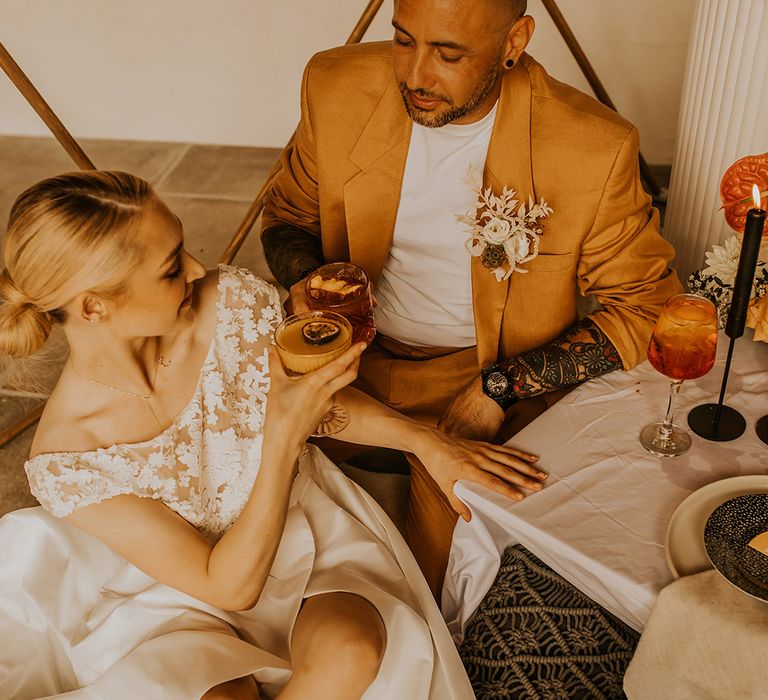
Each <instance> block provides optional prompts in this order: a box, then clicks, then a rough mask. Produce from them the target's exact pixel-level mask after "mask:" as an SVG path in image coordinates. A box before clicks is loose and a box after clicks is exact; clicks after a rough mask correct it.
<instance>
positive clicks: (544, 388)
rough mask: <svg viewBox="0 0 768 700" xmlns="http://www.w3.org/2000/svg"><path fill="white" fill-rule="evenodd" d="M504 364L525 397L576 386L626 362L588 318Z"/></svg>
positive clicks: (514, 387) (516, 386)
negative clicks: (557, 336) (550, 340)
mask: <svg viewBox="0 0 768 700" xmlns="http://www.w3.org/2000/svg"><path fill="white" fill-rule="evenodd" d="M501 365H502V366H503V367H504V369H505V370H506V372H507V376H508V377H509V379H510V380H511V381H512V385H513V390H514V392H515V394H516V395H517V396H518V397H520V398H521V399H525V398H528V397H531V396H536V395H537V394H543V393H545V392H548V391H555V390H556V389H562V388H564V387H567V386H572V385H573V384H578V383H579V382H583V381H586V380H587V379H593V378H594V377H599V376H600V375H602V374H607V373H608V372H611V371H613V370H614V369H619V368H620V367H621V366H622V364H621V358H620V357H619V353H618V351H617V350H616V348H615V346H614V345H613V343H611V341H610V340H608V338H607V336H606V335H605V334H604V333H603V332H602V331H601V330H600V328H599V327H598V326H597V325H596V324H595V323H594V322H593V321H591V320H590V319H588V318H585V319H582V320H581V321H579V322H578V323H576V324H575V325H573V326H571V328H569V329H568V330H567V331H566V332H565V333H564V334H563V335H561V336H560V337H559V338H557V339H556V340H554V341H552V342H551V343H549V344H547V345H544V346H542V347H540V348H537V349H536V350H530V351H528V352H524V353H522V354H520V355H518V356H517V357H514V358H512V359H510V360H507V361H506V362H502V363H501Z"/></svg>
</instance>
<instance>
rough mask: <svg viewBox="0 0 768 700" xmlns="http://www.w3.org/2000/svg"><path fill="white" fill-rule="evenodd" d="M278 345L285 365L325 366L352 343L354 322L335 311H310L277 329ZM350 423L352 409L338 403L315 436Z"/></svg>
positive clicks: (298, 368) (295, 368)
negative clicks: (348, 409) (352, 323)
mask: <svg viewBox="0 0 768 700" xmlns="http://www.w3.org/2000/svg"><path fill="white" fill-rule="evenodd" d="M275 345H276V346H277V352H278V354H279V355H280V359H281V360H282V361H283V365H284V366H285V369H286V370H287V371H288V372H289V373H293V374H306V373H307V372H313V371H315V370H317V369H320V368H321V367H324V366H325V365H327V364H328V363H329V362H332V361H333V360H335V359H336V358H337V357H339V356H340V355H342V354H344V353H345V352H346V351H347V350H348V349H349V348H350V347H351V345H352V326H351V324H350V323H349V321H347V319H346V318H344V316H342V315H341V314H337V313H334V312H333V311H307V312H305V313H301V314H294V315H293V316H289V317H288V318H286V319H285V320H284V321H283V322H282V323H281V324H280V325H279V326H278V327H277V329H276V330H275ZM348 423H349V412H348V411H347V409H345V408H344V407H343V406H341V405H339V404H334V405H333V406H332V407H331V410H330V411H329V412H328V413H326V415H325V416H323V418H322V420H321V421H320V423H319V424H318V426H317V428H316V429H315V432H314V433H312V434H313V435H315V436H318V437H322V436H325V435H332V434H334V433H338V432H339V431H340V430H343V429H344V428H345V427H346V426H347V424H348Z"/></svg>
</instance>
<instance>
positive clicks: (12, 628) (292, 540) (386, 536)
mask: <svg viewBox="0 0 768 700" xmlns="http://www.w3.org/2000/svg"><path fill="white" fill-rule="evenodd" d="M331 591H346V592H350V593H356V594H357V595H360V596H362V597H363V598H365V599H366V600H368V601H370V602H371V603H372V604H373V605H374V606H375V607H376V608H377V610H378V611H379V613H380V614H381V617H382V619H383V620H384V623H385V625H386V629H387V649H386V653H385V656H384V659H383V662H382V665H381V669H380V670H379V674H378V676H377V678H376V680H375V681H374V682H373V684H372V685H371V687H370V688H369V689H368V691H367V692H366V694H365V695H364V698H365V700H394V699H396V698H402V700H422V699H423V700H427V699H429V700H471V699H472V698H474V694H473V692H472V688H471V686H470V683H469V681H468V679H467V676H466V674H465V672H464V668H463V665H462V663H461V660H460V659H459V655H458V653H457V651H456V647H455V646H454V643H453V641H452V640H451V637H450V635H449V633H448V630H447V628H446V625H445V622H444V621H443V618H442V616H441V615H440V611H439V609H438V607H437V605H436V603H435V602H434V600H433V598H432V595H431V593H430V591H429V588H428V586H427V584H426V582H425V580H424V578H423V577H422V575H421V572H420V570H419V568H418V565H417V564H416V561H415V560H414V558H413V555H412V554H411V552H410V550H409V549H408V547H407V545H406V544H405V542H404V540H403V539H402V537H401V535H400V533H399V532H398V530H397V528H396V527H395V526H394V524H393V523H392V521H391V520H390V519H389V518H388V517H387V515H386V514H385V513H384V511H382V509H381V508H380V507H379V506H378V504H377V503H376V502H375V501H374V500H373V499H372V498H371V497H370V496H369V495H368V494H366V493H365V492H364V491H363V490H362V489H360V488H359V487H358V486H357V485H356V484H354V483H353V482H352V481H350V480H349V479H348V478H347V477H346V476H344V474H342V473H341V472H340V471H339V470H338V469H337V467H336V466H335V465H334V464H333V463H332V462H330V460H328V459H327V458H326V457H325V456H324V455H323V454H322V453H321V452H320V451H319V450H318V449H317V448H316V447H312V446H309V447H308V448H307V451H306V453H305V455H304V457H303V458H302V462H301V469H300V471H299V474H298V476H297V478H296V481H295V483H294V486H293V490H292V493H291V501H290V507H289V511H288V517H287V521H286V526H285V532H284V535H283V539H282V540H281V542H280V546H279V548H278V552H277V555H276V557H275V562H274V565H273V567H272V570H271V572H270V575H269V579H268V581H267V584H266V586H265V588H264V590H263V592H262V595H261V597H260V599H259V602H258V603H257V604H256V606H255V607H254V608H252V609H251V610H248V611H246V612H242V613H228V612H224V611H222V610H219V609H218V608H214V607H211V606H209V605H206V604H205V603H201V602H200V601H198V600H196V599H194V598H192V597H190V596H188V595H185V594H184V593H180V592H179V591H177V590H175V589H173V588H170V587H169V586H166V585H164V584H161V583H157V582H156V581H154V580H153V579H151V578H150V577H149V576H147V575H146V574H144V573H143V572H141V571H140V570H139V569H137V568H136V567H135V566H133V565H132V564H129V563H128V562H126V561H125V560H124V559H121V558H120V557H119V556H117V555H116V554H115V553H113V552H112V550H111V549H109V548H108V547H107V546H106V545H104V544H103V543H102V542H100V541H99V540H97V539H95V538H93V537H91V536H89V535H87V534H85V533H83V532H81V531H79V530H77V529H76V528H74V527H72V526H70V525H68V524H67V523H66V522H63V521H61V520H58V519H56V518H54V517H53V516H51V515H49V514H48V513H46V512H45V511H44V510H43V509H42V508H27V509H24V510H18V511H14V512H12V513H8V514H7V515H5V516H4V517H3V518H2V519H0V698H2V699H3V700H26V699H28V698H46V697H63V698H72V699H73V700H74V699H78V700H80V699H81V698H82V699H86V698H87V699H89V700H90V699H96V698H100V699H101V698H103V699H105V700H122V699H125V700H128V699H130V700H136V699H137V698H141V699H142V700H149V699H152V698H158V699H161V698H162V700H176V699H178V700H190V699H192V698H199V697H200V696H201V695H202V694H203V693H204V692H205V691H206V690H208V689H209V688H211V687H212V686H214V685H217V684H218V683H222V682H224V681H227V680H230V679H233V678H239V677H241V676H246V675H248V674H253V676H254V677H255V678H256V680H257V681H258V683H259V685H260V688H261V694H262V697H264V698H274V697H275V695H276V694H277V693H278V692H279V691H280V688H281V687H282V686H283V685H284V684H285V683H286V682H287V681H288V679H289V678H290V676H291V657H290V648H289V640H290V635H291V631H292V629H293V624H294V622H295V620H296V616H297V615H298V612H299V607H300V605H301V602H302V600H303V599H305V598H307V597H310V596H313V595H318V594H320V593H328V592H331Z"/></svg>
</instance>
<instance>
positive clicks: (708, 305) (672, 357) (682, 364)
mask: <svg viewBox="0 0 768 700" xmlns="http://www.w3.org/2000/svg"><path fill="white" fill-rule="evenodd" d="M716 350H717V310H716V309H715V306H714V304H713V303H712V302H711V301H709V300H708V299H705V298H704V297H700V296H697V295H695V294H677V295H675V296H673V297H670V298H669V299H668V300H667V303H666V304H664V308H663V309H662V310H661V314H659V318H658V319H657V320H656V325H655V326H654V329H653V334H652V335H651V342H650V343H649V344H648V361H649V362H650V363H651V365H653V367H654V369H656V370H657V371H659V372H661V373H662V374H663V375H666V376H667V377H669V403H668V404H667V415H666V416H664V420H663V421H661V422H660V423H659V422H656V423H649V424H648V425H646V426H645V427H644V428H643V429H642V431H641V432H640V444H641V445H642V446H643V447H644V448H645V449H646V450H648V451H649V452H651V453H653V454H655V455H658V456H659V457H677V456H678V455H681V454H684V453H685V452H687V451H688V449H689V448H690V446H691V435H690V433H689V432H688V431H687V430H685V429H684V428H681V427H680V426H679V425H675V423H674V417H675V400H676V399H677V394H678V392H679V391H680V386H681V384H682V383H683V381H684V380H686V379H697V378H698V377H703V376H704V375H705V374H706V373H707V372H709V370H711V369H712V366H713V365H714V364H715V352H716Z"/></svg>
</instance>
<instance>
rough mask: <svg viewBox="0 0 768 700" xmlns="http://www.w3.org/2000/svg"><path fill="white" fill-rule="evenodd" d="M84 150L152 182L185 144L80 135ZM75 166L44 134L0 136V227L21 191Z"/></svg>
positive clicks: (99, 162) (106, 166)
mask: <svg viewBox="0 0 768 700" xmlns="http://www.w3.org/2000/svg"><path fill="white" fill-rule="evenodd" d="M79 143H80V146H81V147H82V148H83V150H84V151H85V154H86V155H87V156H88V157H89V158H90V159H91V160H92V161H93V163H94V165H96V167H97V168H101V169H102V170H110V169H111V170H124V171H126V172H129V173H133V174H134V175H138V176H140V177H143V178H145V179H147V180H149V181H150V182H152V183H154V182H156V181H158V180H160V179H161V178H162V177H163V176H164V175H165V174H166V172H167V171H168V170H170V169H171V168H172V167H173V165H174V164H175V163H176V161H178V160H179V158H180V157H181V156H182V154H183V153H184V152H185V151H186V149H187V148H188V145H187V144H183V143H166V142H152V141H111V140H104V139H82V140H81V141H80V142H79ZM70 170H77V166H76V165H75V164H74V163H73V161H72V159H71V158H70V157H69V156H68V155H67V153H66V152H65V151H64V149H63V148H62V147H61V146H60V145H59V143H58V142H57V141H56V140H55V139H53V138H48V137H24V136H0V222H1V223H0V229H2V230H3V231H4V230H5V226H6V223H7V221H8V213H9V212H10V209H11V205H12V204H13V201H14V200H15V199H16V197H17V196H18V195H19V194H21V192H22V191H23V190H24V189H26V188H27V187H29V186H30V185H32V184H34V183H35V182H37V181H38V180H42V179H43V178H46V177H51V176H52V175H58V174H59V173H62V172H67V171H70Z"/></svg>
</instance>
